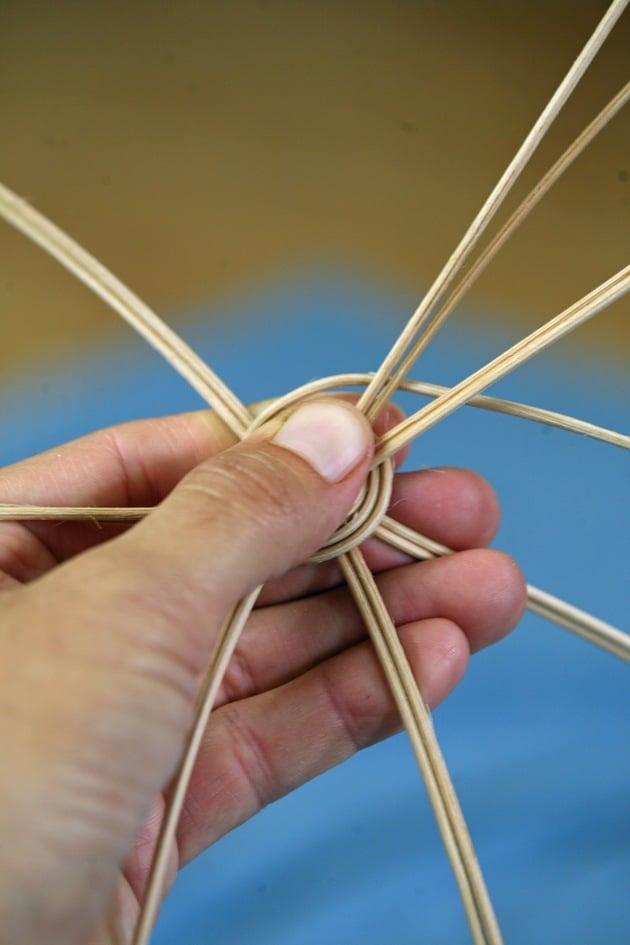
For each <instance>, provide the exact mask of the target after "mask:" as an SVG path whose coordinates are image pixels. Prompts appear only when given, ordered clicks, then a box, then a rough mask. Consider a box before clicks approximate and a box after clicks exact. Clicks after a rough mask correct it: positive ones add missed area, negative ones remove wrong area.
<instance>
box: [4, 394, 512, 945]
mask: <svg viewBox="0 0 630 945" xmlns="http://www.w3.org/2000/svg"><path fill="white" fill-rule="evenodd" d="M391 410H393V408H390V414H389V415H384V416H382V417H381V418H380V419H379V421H378V425H377V429H378V430H379V431H380V432H382V431H383V429H384V428H385V427H386V426H388V425H391V423H392V422H393V414H392V413H391ZM331 411H332V412H331ZM299 416H302V418H303V419H304V418H305V419H306V420H307V421H309V423H310V432H309V430H305V429H304V428H303V429H302V432H300V431H299V429H298V427H299V419H298V418H299ZM335 417H336V418H337V419H336V420H335ZM322 423H323V424H324V433H323V434H322V433H321V426H320V435H319V436H314V435H313V434H314V427H316V426H317V425H318V424H320V425H321V424H322ZM274 435H275V441H274V440H273V437H274ZM317 444H319V446H318V445H317ZM295 450H297V451H298V453H301V454H302V455H301V456H300V455H297V454H296V452H294V451H295ZM314 450H316V451H318V452H317V453H316V452H313V451H314ZM309 455H310V456H311V464H309V463H308V462H307V461H305V458H306V457H308V456H309ZM371 456H372V434H371V432H370V430H369V427H368V425H367V423H366V421H364V420H363V419H362V418H361V417H360V415H359V414H358V413H357V412H356V411H355V410H354V409H353V408H351V407H350V406H349V405H348V404H347V403H346V404H337V406H336V407H335V406H334V405H332V404H331V403H330V402H328V406H326V407H325V408H322V407H321V406H320V407H315V408H314V407H312V406H311V407H307V408H303V409H302V410H298V412H297V413H296V414H295V415H294V417H293V418H292V419H291V420H290V421H289V422H288V423H287V424H286V425H285V426H284V427H282V428H281V429H280V430H279V431H278V430H277V429H276V428H272V429H266V430H263V431H261V432H259V433H258V434H256V435H255V437H254V438H253V439H252V440H250V441H248V442H245V443H243V444H239V445H236V446H235V445H234V443H233V437H232V436H231V434H229V432H228V431H227V430H226V428H225V427H224V426H223V424H221V422H220V421H219V420H218V419H217V418H216V416H215V415H213V414H209V413H208V412H200V413H195V414H189V415H184V416H180V417H171V418H166V419H162V420H154V421H141V422H138V423H134V424H128V425H125V426H122V427H119V428H117V429H114V430H109V431H103V432H101V433H98V434H94V435H92V436H89V437H86V438H84V439H83V440H79V441H77V442H75V443H72V444H69V445H68V446H66V447H63V448H62V449H60V450H55V451H53V452H51V453H48V454H45V455H43V456H41V457H36V458H34V459H32V460H28V461H26V462H24V463H21V464H18V465H16V466H14V467H10V468H8V469H6V470H3V471H1V472H0V498H1V499H2V501H3V502H14V503H20V502H33V503H38V504H42V505H64V504H73V505H75V504H80V505H115V506H118V505H152V504H156V503H159V502H161V505H160V507H159V508H158V509H157V510H156V511H155V512H153V513H152V514H151V515H150V516H149V517H148V518H147V519H146V520H145V521H144V522H142V523H140V524H138V525H136V526H135V527H134V528H132V529H130V530H124V529H121V528H120V527H117V526H107V527H104V528H102V529H97V528H95V527H94V526H92V525H89V524H85V523H83V524H78V523H73V524H69V523H68V524H61V525H59V524H57V525H52V524H50V523H42V522H38V523H30V524H28V525H26V524H18V523H8V522H4V523H2V526H1V528H0V589H1V590H2V594H0V624H1V626H2V636H1V637H0V700H1V711H0V745H2V752H3V761H4V772H3V775H4V776H3V779H2V785H1V787H0V802H1V803H0V812H1V814H0V816H1V818H2V831H1V833H0V835H1V836H2V838H3V850H4V859H5V862H4V863H3V876H4V880H3V884H2V886H1V887H0V915H2V927H1V928H0V942H2V943H11V945H14V943H18V942H19V943H24V942H29V943H37V942H40V941H41V942H44V941H45V942H46V943H47V945H53V943H57V942H59V943H62V942H63V943H64V945H72V943H77V945H78V943H80V945H85V943H87V942H90V943H96V942H98V943H107V945H114V943H116V945H121V943H127V942H128V941H129V940H130V937H131V930H132V928H133V925H134V924H135V920H136V918H137V912H138V900H139V898H140V897H141V895H142V891H143V887H144V884H145V882H146V878H147V873H148V868H149V863H150V859H151V855H152V850H153V846H154V843H155V839H156V836H157V832H158V828H159V822H160V817H161V814H162V811H163V809H164V799H163V798H164V795H163V792H164V791H165V790H167V788H168V783H169V780H170V779H171V778H172V776H173V774H174V772H175V770H176V767H177V764H178V761H179V758H180V756H181V752H182V748H183V744H184V740H185V736H186V733H187V731H188V728H189V726H190V723H191V720H192V714H193V708H194V700H195V694H196V690H197V686H198V681H199V677H200V674H201V673H202V672H203V669H204V666H205V664H206V662H207V659H208V656H209V653H210V651H211V649H212V646H213V642H214V640H215V639H216V636H217V633H218V630H219V628H220V626H221V624H222V622H223V619H224V617H225V615H226V614H227V613H228V612H229V610H230V609H231V607H232V605H233V604H234V603H235V602H236V601H237V600H238V599H239V598H241V597H243V596H244V595H245V594H246V593H248V592H249V591H250V590H252V589H253V588H254V587H255V586H257V585H258V584H261V583H265V589H264V590H263V593H262V595H261V598H260V599H259V606H258V609H257V610H256V611H255V612H254V614H253V615H252V618H251V620H250V622H249V624H248V627H247V629H246V630H245V632H244V634H243V637H242V640H241V642H240V644H239V647H238V649H237V652H236V654H235V657H234V659H233V661H232V664H231V666H230V669H229V670H228V673H227V675H226V678H225V680H224V683H223V686H222V689H221V692H220V696H219V699H218V704H217V705H218V707H217V709H216V711H215V713H214V714H213V716H212V718H211V722H210V725H209V726H208V730H207V734H206V737H205V740H204V743H203V746H202V749H201V752H200V756H199V759H198V762H197V766H196V769H195V773H194V775H193V779H192V782H191V785H190V790H189V795H188V800H187V803H186V807H185V810H184V814H183V817H182V821H181V824H180V829H179V834H178V839H177V850H176V851H175V852H174V856H173V863H172V869H173V872H174V871H175V870H176V868H177V867H178V866H179V865H183V863H185V862H186V861H187V860H189V859H190V858H191V857H193V856H195V855H196V854H197V853H198V852H200V850H202V849H203V848H205V847H206V846H208V845H209V844H210V843H212V842H214V841H215V840H216V839H218V837H219V836H221V835H222V834H223V833H225V832H227V831H228V830H230V829H232V828H233V827H234V826H235V825H236V824H238V823H240V822H242V821H243V820H245V819H247V818H248V817H251V816H252V815H253V814H255V813H256V811H257V810H259V809H260V807H261V806H263V805H264V804H266V803H268V802H269V801H271V800H273V799H275V798H276V797H279V796H280V795H282V794H284V793H286V792H288V791H290V790H292V789H293V788H294V787H296V786H297V785H298V784H299V783H301V782H303V781H305V780H307V779H308V778H311V777H313V776H315V775H316V774H318V773H320V772H321V771H323V770H325V769H326V768H328V767H330V766H331V765H334V764H336V763H338V762H339V761H341V760H342V759H343V758H345V757H347V756H348V755H349V754H351V753H352V752H353V751H355V750H356V749H357V748H360V747H363V746H364V745H367V744H369V743H371V742H373V741H375V740H378V739H381V738H383V737H385V736H386V735H388V734H390V733H392V732H394V731H395V730H396V729H397V728H398V725H399V720H398V716H397V713H396V711H395V709H394V706H393V703H392V701H391V698H390V697H389V694H388V691H387V687H386V685H385V683H384V680H383V677H382V675H381V672H380V669H379V667H378V664H377V662H376V660H375V657H374V656H373V653H372V650H371V647H370V645H369V644H368V643H367V641H366V639H365V633H364V629H363V627H362V625H361V621H360V618H359V617H358V615H357V612H356V610H355V608H354V605H353V603H352V601H351V599H350V597H349V595H348V593H347V591H346V590H345V589H344V588H343V587H342V586H341V578H340V575H339V572H338V569H337V566H336V565H335V564H334V563H327V564H324V565H317V566H315V565H310V564H301V562H303V561H304V560H305V559H306V558H307V557H308V556H309V555H310V554H311V553H313V552H314V551H315V550H316V549H317V548H318V547H319V546H320V545H321V544H322V542H323V541H324V540H325V539H326V538H327V537H328V536H329V534H330V533H331V532H332V531H333V530H334V529H335V528H336V526H337V525H338V524H339V523H340V521H341V520H342V519H343V518H344V516H345V515H346V514H347V512H348V510H349V508H350V506H351V505H352V502H353V501H354V499H355V497H356V495H357V493H358V490H359V488H360V486H361V485H362V483H363V481H364V479H365V476H366V473H367V470H368V468H369V465H370V460H371ZM313 462H315V463H316V464H317V463H318V462H319V463H320V464H321V463H322V462H323V463H324V469H325V470H326V471H327V475H328V479H327V478H326V477H325V476H323V475H321V474H320V473H318V472H317V471H316V469H315V468H314V466H313V465H312V464H313ZM165 497H167V498H165ZM162 500H164V501H162ZM392 508H393V514H395V515H396V517H398V518H399V519H400V520H401V521H404V522H405V523H406V524H408V525H410V526H411V527H414V528H418V529H419V530H421V531H423V532H424V533H426V534H428V535H430V536H431V537H434V538H435V539H437V540H439V541H441V542H443V543H445V544H448V545H450V546H452V547H455V548H458V549H463V550H461V551H460V552H459V553H458V554H456V555H454V556H452V557H450V558H445V559H440V560H435V561H429V562H424V563H421V564H418V563H413V564H411V563H409V562H408V560H407V559H405V558H404V557H403V556H402V555H400V554H399V553H397V552H395V551H393V550H392V549H391V548H386V547H385V546H383V545H381V544H380V543H379V542H378V541H376V540H370V541H369V542H368V543H366V546H365V548H364V550H365V554H366V557H367V559H368V562H369V564H370V566H371V567H372V569H373V570H374V571H375V572H378V575H379V576H378V583H379V587H380V590H381V593H382V594H383V596H384V599H385V601H386V603H387V606H388V609H389V611H390V613H391V614H392V616H393V619H394V621H395V623H396V624H397V626H398V628H399V632H400V636H401V639H402V641H403V643H404V645H405V648H406V651H407V654H408V657H409V660H410V663H411V666H412V668H413V671H414V673H415V676H416V679H417V681H418V684H419V686H420V688H421V690H422V692H423V696H424V698H425V700H426V701H427V702H428V703H429V704H430V705H431V706H435V705H436V704H437V703H438V702H439V701H440V700H441V699H443V698H444V697H445V696H446V695H447V694H448V693H449V692H450V690H451V689H452V688H453V687H454V686H455V685H456V683H457V682H458V681H459V679H460V678H461V676H462V674H463V672H464V670H465V667H466V662H467V658H468V655H469V653H470V652H471V651H474V650H476V649H479V648H480V647H481V646H485V645H487V644H488V643H491V642H493V641H495V640H497V639H498V638H499V637H500V636H502V635H503V634H504V633H505V632H507V630H508V629H510V627H511V626H512V625H513V624H514V623H515V622H516V621H517V620H518V618H519V617H520V613H521V611H522V607H523V603H524V586H523V581H522V577H521V575H520V572H519V571H518V568H517V567H516V565H515V564H514V563H513V562H512V561H511V560H510V559H509V558H507V557H506V556H504V555H502V554H500V553H498V552H495V551H488V550H466V549H472V548H476V547H477V546H480V545H483V544H485V543H486V542H487V541H488V540H489V539H490V538H491V537H492V534H493V532H494V530H495V528H496V525H497V522H498V510H497V504H496V500H495V499H494V496H493V494H492V492H491V490H490V489H489V487H488V486H487V485H486V484H485V483H484V482H483V481H482V480H480V479H479V478H478V477H477V476H475V475H474V474H472V473H468V472H465V471H463V470H425V471H422V472H418V473H408V474H399V475H398V476H397V477H396V482H395V487H394V493H393V500H392Z"/></svg>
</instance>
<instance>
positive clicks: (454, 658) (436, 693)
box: [400, 617, 470, 709]
mask: <svg viewBox="0 0 630 945" xmlns="http://www.w3.org/2000/svg"><path fill="white" fill-rule="evenodd" d="M400 636H401V639H402V640H403V641H404V645H405V650H406V652H407V655H408V658H409V661H410V663H411V666H412V669H413V672H414V676H415V678H416V682H417V683H418V688H419V690H420V693H421V694H422V698H423V700H424V702H425V703H426V704H427V705H428V706H429V708H431V709H434V708H436V706H438V705H439V704H440V702H442V701H443V700H444V699H445V698H446V697H447V696H448V695H449V694H450V693H451V692H452V691H453V689H455V687H456V686H457V685H458V684H459V682H460V681H461V680H462V678H463V676H464V673H465V672H466V668H467V666H468V661H469V658H470V647H469V644H468V639H467V637H466V634H465V633H464V632H463V631H462V629H461V628H460V627H459V626H458V625H457V624H456V623H455V622H454V621H452V620H448V619H447V618H445V617H434V618H429V619H425V620H420V621H418V622H417V623H412V624H408V625H407V626H405V627H403V628H401V629H400Z"/></svg>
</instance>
